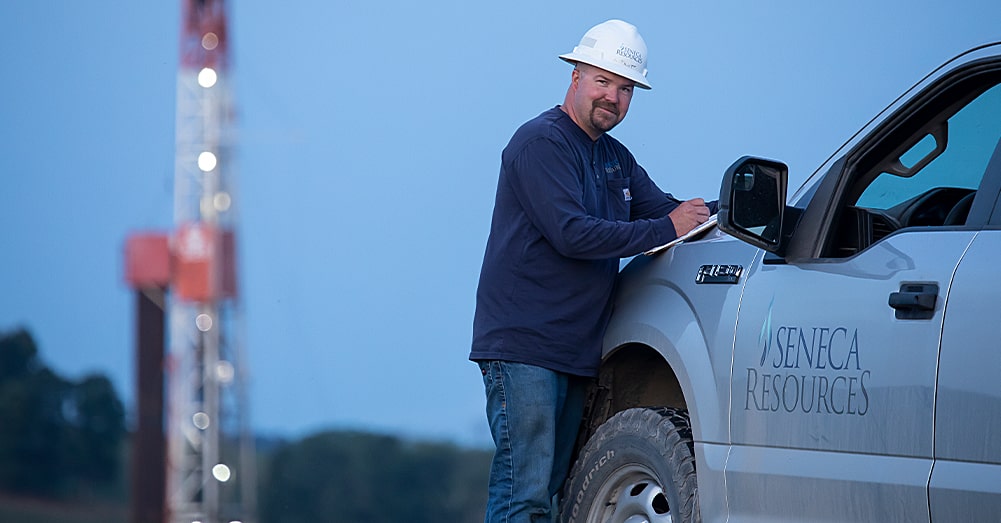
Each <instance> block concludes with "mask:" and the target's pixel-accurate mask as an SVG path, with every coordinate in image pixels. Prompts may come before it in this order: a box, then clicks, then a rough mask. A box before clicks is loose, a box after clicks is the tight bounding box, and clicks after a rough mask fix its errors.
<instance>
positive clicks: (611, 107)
mask: <svg viewBox="0 0 1001 523" xmlns="http://www.w3.org/2000/svg"><path fill="white" fill-rule="evenodd" d="M598 108H601V109H605V110H606V111H611V112H613V113H615V116H618V115H619V105H618V104H614V103H610V102H603V101H601V100H595V101H594V102H592V103H591V110H592V111H593V110H595V109H598Z"/></svg>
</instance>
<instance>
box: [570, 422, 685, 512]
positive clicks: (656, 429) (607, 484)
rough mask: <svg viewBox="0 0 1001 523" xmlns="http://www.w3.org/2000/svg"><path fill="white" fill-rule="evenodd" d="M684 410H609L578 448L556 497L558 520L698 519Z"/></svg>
mask: <svg viewBox="0 0 1001 523" xmlns="http://www.w3.org/2000/svg"><path fill="white" fill-rule="evenodd" d="M696 505H697V502H696V486H695V458H694V455H693V453H692V436H691V429H690V426H689V421H688V412H687V411H685V410H680V409H670V408H656V409H652V408H637V409H629V410H625V411H622V412H620V413H618V414H616V415H615V416H612V417H611V418H610V419H609V420H608V421H606V422H605V423H604V424H603V425H602V426H601V427H599V428H598V430H597V431H596V432H595V433H594V436H592V437H591V439H590V440H589V441H588V442H587V445H585V446H584V448H583V449H582V450H581V453H580V457H579V458H578V460H577V463H575V464H574V467H573V472H571V474H570V478H569V480H568V481H567V484H566V487H565V489H564V492H563V500H562V502H561V503H560V521H562V522H564V523H634V522H636V523H640V522H646V523H668V522H672V523H676V522H690V521H698V520H699V519H700V518H699V514H698V508H697V506H696Z"/></svg>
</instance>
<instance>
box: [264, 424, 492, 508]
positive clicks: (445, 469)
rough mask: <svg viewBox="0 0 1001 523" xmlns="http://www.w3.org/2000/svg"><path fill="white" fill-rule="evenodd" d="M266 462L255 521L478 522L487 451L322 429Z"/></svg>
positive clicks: (488, 458) (275, 453) (488, 456)
mask: <svg viewBox="0 0 1001 523" xmlns="http://www.w3.org/2000/svg"><path fill="white" fill-rule="evenodd" d="M267 463H268V465H267V466H266V467H264V469H263V470H262V471H261V477H260V478H259V481H258V483H259V485H260V510H261V514H260V516H261V517H260V519H261V521H282V522H284V523H300V522H302V523H305V522H319V523H322V522H331V523H334V522H336V523H355V522H357V523H362V522H364V523H398V522H401V521H406V522H408V523H424V522H427V523H441V522H449V523H466V522H469V523H473V522H480V521H483V508H484V505H485V503H486V482H487V474H488V471H489V467H490V453H488V452H485V451H480V450H468V449H461V448H459V447H456V446H454V445H449V444H442V443H412V442H408V441H405V440H401V439H399V438H396V437H392V436H384V435H374V434H363V433H357V432H326V433H321V434H318V435H315V436H310V437H307V438H306V439H303V440H301V441H299V442H296V443H292V444H288V445H285V446H283V447H280V448H278V449H277V450H275V451H274V452H273V453H272V454H271V455H270V457H269V459H268V460H267Z"/></svg>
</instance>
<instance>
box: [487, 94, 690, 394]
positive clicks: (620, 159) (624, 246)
mask: <svg viewBox="0 0 1001 523" xmlns="http://www.w3.org/2000/svg"><path fill="white" fill-rule="evenodd" d="M678 205H679V202H678V201H677V200H674V199H673V198H669V197H668V196H667V195H665V193H664V192H663V191H661V190H660V188H658V187H657V185H656V184H654V182H653V181H652V180H650V178H649V176H647V173H646V171H644V170H643V168H642V167H640V166H639V164H637V163H636V160H635V158H633V156H632V154H631V153H630V152H629V151H628V150H627V149H626V147H625V146H624V145H622V144H621V143H620V142H619V141H618V140H616V139H614V138H612V137H611V136H608V135H607V134H604V135H602V136H601V137H600V138H598V140H597V141H592V140H591V138H590V137H589V136H588V135H587V134H586V133H585V132H584V131H583V130H582V129H581V128H580V127H578V126H577V124H576V123H574V121H573V120H572V119H570V117H569V116H568V115H567V114H566V113H564V112H563V111H562V110H561V109H560V108H559V107H558V106H557V107H555V108H553V109H550V110H548V111H546V112H544V113H542V114H541V115H539V116H538V117H536V118H534V119H532V120H530V121H528V122H527V123H525V124H524V125H522V126H521V127H520V128H519V129H518V130H517V131H516V132H515V134H514V136H513V137H512V138H511V141H510V142H509V143H508V145H507V147H506V148H505V149H504V151H503V153H502V154H501V169H500V177H499V180H498V183H497V196H496V200H495V202H494V212H493V219H492V223H491V227H490V236H489V238H488V240H487V247H486V253H485V255H484V258H483V266H482V269H481V271H480V280H479V286H478V288H477V291H476V312H475V315H474V319H473V343H472V351H471V353H470V355H469V359H471V360H474V361H479V360H493V359H496V360H505V361H513V362H519V363H527V364H531V365H537V366H540V367H544V368H548V369H551V370H555V371H559V372H564V373H568V374H574V375H580V376H594V375H596V374H597V370H598V365H599V363H600V359H601V342H602V336H603V335H604V332H605V328H606V326H607V324H608V319H609V316H610V315H611V308H612V293H613V290H614V286H615V277H616V273H617V272H618V267H619V259H620V258H623V257H628V256H632V255H635V254H637V253H640V252H643V251H645V250H648V249H651V248H653V247H656V246H658V245H663V244H664V243H667V242H669V241H671V240H673V239H675V237H676V236H677V235H676V232H675V229H674V224H673V222H672V221H671V219H670V218H669V217H668V213H670V212H671V211H672V210H674V209H675V208H676V207H677V206H678Z"/></svg>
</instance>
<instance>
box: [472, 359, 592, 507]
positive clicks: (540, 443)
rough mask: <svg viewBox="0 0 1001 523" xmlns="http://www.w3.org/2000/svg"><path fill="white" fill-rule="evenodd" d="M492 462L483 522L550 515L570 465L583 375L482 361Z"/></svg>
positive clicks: (584, 384)
mask: <svg viewBox="0 0 1001 523" xmlns="http://www.w3.org/2000/svg"><path fill="white" fill-rule="evenodd" d="M479 366H480V371H481V372H482V374H483V385H484V387H485V388H486V394H487V420H488V421H489V422H490V432H491V434H492V435H493V439H494V445H495V446H496V450H495V451H494V459H493V463H492V464H491V466H490V485H489V487H488V490H487V494H488V499H487V511H486V518H485V519H484V521H485V522H486V523H540V522H546V523H548V522H549V521H551V520H552V517H553V512H552V498H553V495H555V494H556V493H558V492H559V491H560V489H561V488H562V486H563V481H564V480H565V478H566V475H567V471H568V469H569V467H570V457H571V454H572V452H573V446H574V441H575V440H576V438H577V430H578V429H579V427H580V421H581V416H582V414H583V411H584V401H585V397H586V391H587V383H588V381H589V380H588V379H587V378H581V377H578V376H571V375H568V374H563V373H560V372H554V371H551V370H548V369H544V368H541V367H536V366H533V365H526V364H523V363H512V362H507V361H481V362H479Z"/></svg>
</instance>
